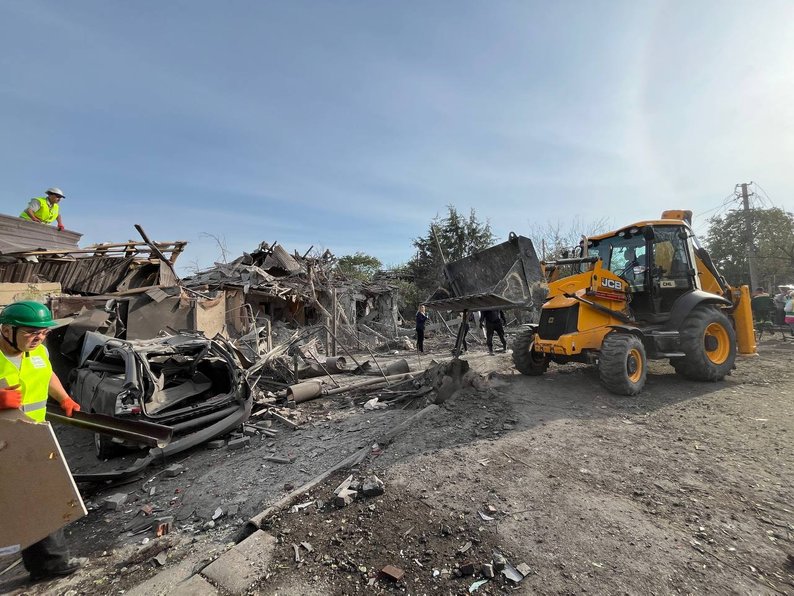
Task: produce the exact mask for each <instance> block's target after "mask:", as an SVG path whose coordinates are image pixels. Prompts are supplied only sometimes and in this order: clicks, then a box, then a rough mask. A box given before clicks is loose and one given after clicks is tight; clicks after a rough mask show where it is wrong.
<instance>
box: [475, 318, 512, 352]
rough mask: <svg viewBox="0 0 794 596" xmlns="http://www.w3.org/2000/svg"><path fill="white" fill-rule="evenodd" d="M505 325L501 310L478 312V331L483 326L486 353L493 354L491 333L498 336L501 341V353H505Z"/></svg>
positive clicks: (505, 321)
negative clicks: (486, 346)
mask: <svg viewBox="0 0 794 596" xmlns="http://www.w3.org/2000/svg"><path fill="white" fill-rule="evenodd" d="M506 323H507V320H506V319H505V313H504V311H501V310H483V311H480V329H482V326H483V324H485V343H486V344H487V345H488V353H489V354H493V333H494V331H496V333H497V334H498V335H499V339H501V340H502V351H503V352H506V351H507V342H506V341H505V329H504V325H505V324H506Z"/></svg>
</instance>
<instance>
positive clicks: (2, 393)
mask: <svg viewBox="0 0 794 596" xmlns="http://www.w3.org/2000/svg"><path fill="white" fill-rule="evenodd" d="M17 387H19V385H14V386H13V387H7V388H6V389H0V410H18V409H19V408H20V407H21V406H22V392H21V391H20V390H19V389H17Z"/></svg>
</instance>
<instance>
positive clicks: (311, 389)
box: [287, 381, 323, 404]
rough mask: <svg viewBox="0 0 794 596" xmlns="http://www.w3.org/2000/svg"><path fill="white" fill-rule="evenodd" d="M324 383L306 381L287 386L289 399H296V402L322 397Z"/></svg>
mask: <svg viewBox="0 0 794 596" xmlns="http://www.w3.org/2000/svg"><path fill="white" fill-rule="evenodd" d="M322 392H323V384H322V383H321V382H320V381H306V382H304V383H298V384H297V385H292V386H290V387H288V388H287V399H288V400H294V401H295V403H296V404H299V403H301V402H302V401H308V400H310V399H314V398H315V397H320V395H322Z"/></svg>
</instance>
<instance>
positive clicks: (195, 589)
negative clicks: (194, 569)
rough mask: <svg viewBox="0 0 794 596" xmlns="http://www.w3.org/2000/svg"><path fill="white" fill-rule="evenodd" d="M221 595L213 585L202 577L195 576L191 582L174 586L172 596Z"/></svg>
mask: <svg viewBox="0 0 794 596" xmlns="http://www.w3.org/2000/svg"><path fill="white" fill-rule="evenodd" d="M217 594H220V592H218V590H216V589H215V588H214V587H213V586H212V584H210V583H209V582H208V581H207V580H206V579H204V578H203V577H201V576H200V575H194V576H193V577H191V578H190V579H189V580H187V581H184V582H182V583H181V584H177V585H176V586H174V589H173V591H172V592H171V594H170V596H216V595H217Z"/></svg>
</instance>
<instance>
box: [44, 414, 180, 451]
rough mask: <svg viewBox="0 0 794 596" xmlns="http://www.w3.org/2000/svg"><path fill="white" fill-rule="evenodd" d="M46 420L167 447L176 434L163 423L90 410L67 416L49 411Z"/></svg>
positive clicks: (145, 443)
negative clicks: (127, 418) (129, 418)
mask: <svg viewBox="0 0 794 596" xmlns="http://www.w3.org/2000/svg"><path fill="white" fill-rule="evenodd" d="M46 420H47V421H48V422H58V423H60V424H66V425H69V426H76V427H77V428H82V429H85V430H90V431H93V432H98V433H102V434H105V435H109V436H111V437H116V438H119V439H125V440H128V441H132V442H133V443H141V444H143V445H147V446H149V447H165V446H166V445H168V443H170V442H171V437H172V436H173V434H174V431H173V429H172V428H170V427H168V426H165V425H162V424H155V423H154V422H143V421H140V420H125V419H123V418H116V417H115V416H107V415H106V414H90V413H88V412H73V413H72V415H71V416H65V415H63V414H56V413H55V412H50V411H48V412H47V414H46Z"/></svg>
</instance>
